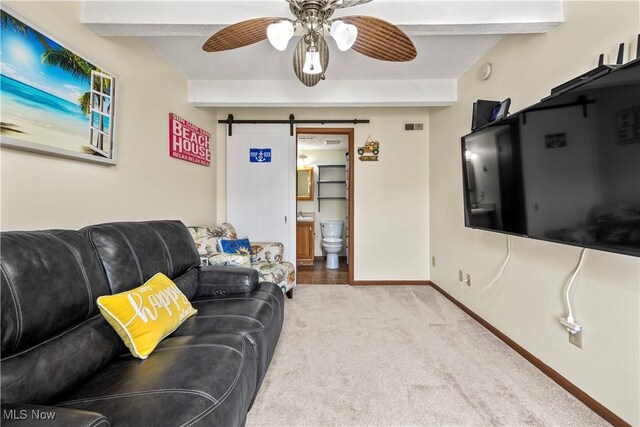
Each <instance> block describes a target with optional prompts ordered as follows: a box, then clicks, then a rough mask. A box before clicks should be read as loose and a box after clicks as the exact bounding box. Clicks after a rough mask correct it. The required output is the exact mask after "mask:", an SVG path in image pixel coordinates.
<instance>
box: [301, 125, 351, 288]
mask: <svg viewBox="0 0 640 427" xmlns="http://www.w3.org/2000/svg"><path fill="white" fill-rule="evenodd" d="M300 133H309V134H312V135H313V134H315V135H347V136H348V138H349V144H348V151H347V152H348V153H349V218H347V222H348V223H349V264H348V271H349V285H350V286H353V283H354V272H355V257H354V248H353V242H354V240H355V239H354V235H355V229H354V226H353V223H354V221H353V219H354V213H355V200H354V199H353V195H354V193H355V192H354V187H355V182H354V181H355V180H354V177H355V170H354V165H355V162H354V154H355V151H354V144H355V129H354V128H300V127H296V155H295V158H296V159H297V158H298V134H300ZM295 167H297V164H296V166H295ZM296 179H297V175H296ZM296 188H297V185H296ZM294 202H296V200H294ZM294 206H295V203H294Z"/></svg>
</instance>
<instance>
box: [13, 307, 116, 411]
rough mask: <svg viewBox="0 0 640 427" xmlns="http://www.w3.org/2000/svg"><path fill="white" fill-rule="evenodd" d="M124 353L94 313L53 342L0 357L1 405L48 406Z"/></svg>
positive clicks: (98, 316)
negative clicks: (0, 364) (0, 365)
mask: <svg viewBox="0 0 640 427" xmlns="http://www.w3.org/2000/svg"><path fill="white" fill-rule="evenodd" d="M2 297H3V298H4V297H5V296H4V295H3V296H2ZM125 350H126V349H125V347H124V345H123V344H122V341H121V340H120V338H119V337H118V335H117V334H116V333H115V331H114V330H113V328H112V327H111V326H110V325H109V324H108V323H107V321H106V320H105V319H104V318H103V317H102V315H101V314H95V315H94V317H92V318H91V319H88V320H86V321H85V322H83V323H80V324H78V325H75V326H73V327H72V328H69V329H68V330H67V331H65V332H63V333H61V334H59V335H57V336H56V337H55V338H53V339H49V340H47V341H45V342H43V343H41V344H39V345H37V346H34V347H32V348H30V349H27V350H24V351H22V352H20V353H16V354H14V355H11V356H8V357H3V358H2V362H1V363H2V392H1V393H0V395H1V396H2V403H3V404H5V403H14V404H17V403H32V404H45V403H48V402H50V401H51V400H52V399H53V398H55V396H57V395H59V394H61V393H64V392H66V391H67V390H69V389H71V388H73V387H75V386H76V385H77V384H80V383H81V382H83V381H85V380H86V378H87V377H89V376H90V375H92V374H93V373H94V372H96V371H98V370H99V369H101V368H102V367H103V366H105V365H106V364H107V363H109V362H110V361H111V360H112V359H114V358H115V357H117V356H118V355H119V354H121V353H122V352H124V351H125Z"/></svg>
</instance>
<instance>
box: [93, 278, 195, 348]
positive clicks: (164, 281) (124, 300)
mask: <svg viewBox="0 0 640 427" xmlns="http://www.w3.org/2000/svg"><path fill="white" fill-rule="evenodd" d="M98 307H99V308H100V312H101V313H102V315H103V316H104V317H105V319H107V321H108V322H109V324H110V325H111V326H112V327H113V329H115V330H116V332H117V333H118V335H120V338H122V341H124V343H125V345H126V346H127V347H128V348H129V350H131V354H133V355H134V356H135V357H139V358H140V359H146V358H147V356H149V355H150V354H151V352H152V351H153V350H154V349H155V348H156V346H157V345H158V344H159V343H160V341H162V340H163V339H164V338H165V337H166V336H167V335H169V334H171V333H172V332H173V331H175V330H176V329H178V326H180V325H181V324H182V322H184V321H185V320H187V319H188V318H189V317H191V316H193V315H194V314H196V313H197V312H198V311H197V310H196V309H194V308H193V307H192V306H191V303H190V302H189V300H188V299H187V297H186V296H185V295H184V294H183V293H182V292H181V291H180V289H178V287H177V286H176V284H175V283H173V282H172V281H171V279H169V278H168V277H167V276H165V275H164V274H162V273H158V274H156V275H155V276H153V277H152V278H151V279H149V280H148V281H147V283H145V284H144V285H142V286H140V287H139V288H135V289H132V290H130V291H128V292H122V293H119V294H116V295H106V296H101V297H100V298H98Z"/></svg>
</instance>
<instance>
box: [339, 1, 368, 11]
mask: <svg viewBox="0 0 640 427" xmlns="http://www.w3.org/2000/svg"><path fill="white" fill-rule="evenodd" d="M372 1H373V0H342V4H336V5H335V6H334V7H335V8H336V9H344V8H345V7H354V6H360V5H361V4H367V3H371V2H372Z"/></svg>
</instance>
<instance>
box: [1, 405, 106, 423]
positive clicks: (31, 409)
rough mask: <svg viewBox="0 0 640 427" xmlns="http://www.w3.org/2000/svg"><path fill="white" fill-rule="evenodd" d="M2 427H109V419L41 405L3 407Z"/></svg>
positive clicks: (69, 409)
mask: <svg viewBox="0 0 640 427" xmlns="http://www.w3.org/2000/svg"><path fill="white" fill-rule="evenodd" d="M1 409H2V423H1V424H2V425H3V426H6V427H36V426H39V427H42V426H45V425H46V426H49V427H58V426H59V427H66V426H77V427H88V426H91V427H108V426H110V425H111V424H110V423H109V420H107V417H105V416H104V415H102V414H99V413H97V412H89V411H81V410H79V409H72V408H60V407H57V406H40V405H11V404H5V405H2V408H1Z"/></svg>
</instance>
